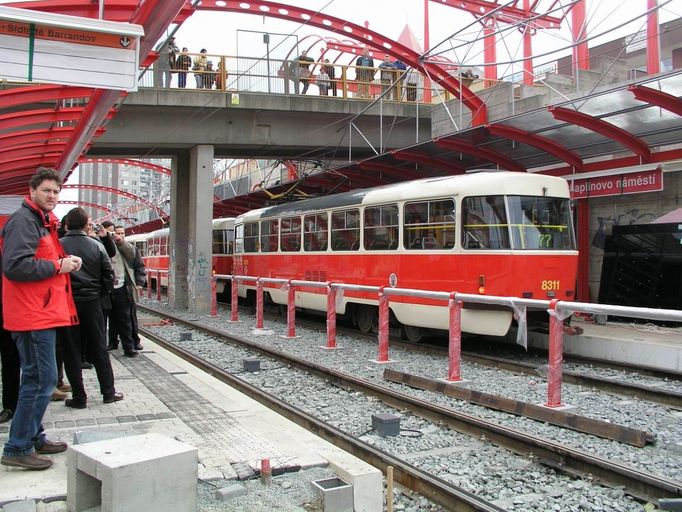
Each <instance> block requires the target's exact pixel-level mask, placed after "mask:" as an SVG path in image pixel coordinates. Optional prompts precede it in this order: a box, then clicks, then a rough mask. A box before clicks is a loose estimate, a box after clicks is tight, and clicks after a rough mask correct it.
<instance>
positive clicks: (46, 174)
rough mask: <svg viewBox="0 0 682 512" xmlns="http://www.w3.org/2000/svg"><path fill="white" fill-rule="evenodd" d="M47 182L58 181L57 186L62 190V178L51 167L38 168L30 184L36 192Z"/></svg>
mask: <svg viewBox="0 0 682 512" xmlns="http://www.w3.org/2000/svg"><path fill="white" fill-rule="evenodd" d="M45 180H50V181H56V182H57V185H58V186H59V190H61V189H62V178H61V177H60V176H59V173H58V172H57V171H56V170H55V169H51V168H49V167H38V168H37V169H36V172H35V174H34V175H33V176H31V179H30V180H29V182H28V184H29V185H30V187H31V189H32V190H36V189H37V188H38V187H39V186H40V185H41V183H42V182H43V181H45Z"/></svg>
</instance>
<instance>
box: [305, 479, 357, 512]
mask: <svg viewBox="0 0 682 512" xmlns="http://www.w3.org/2000/svg"><path fill="white" fill-rule="evenodd" d="M312 483H313V487H314V488H315V490H316V491H317V492H318V494H319V495H320V497H321V498H322V505H323V509H324V512H353V488H352V486H351V485H349V484H348V483H346V482H344V481H343V480H341V479H340V478H336V477H334V478H324V479H322V480H313V482H312Z"/></svg>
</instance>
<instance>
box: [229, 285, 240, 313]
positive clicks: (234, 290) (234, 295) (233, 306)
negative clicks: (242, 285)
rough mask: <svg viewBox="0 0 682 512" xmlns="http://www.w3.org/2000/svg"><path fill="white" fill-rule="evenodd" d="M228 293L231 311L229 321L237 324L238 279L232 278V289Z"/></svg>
mask: <svg viewBox="0 0 682 512" xmlns="http://www.w3.org/2000/svg"><path fill="white" fill-rule="evenodd" d="M230 291H231V294H230V295H231V298H230V306H231V310H232V316H231V317H230V320H231V321H232V322H239V279H237V278H236V277H234V276H232V289H231V290H230Z"/></svg>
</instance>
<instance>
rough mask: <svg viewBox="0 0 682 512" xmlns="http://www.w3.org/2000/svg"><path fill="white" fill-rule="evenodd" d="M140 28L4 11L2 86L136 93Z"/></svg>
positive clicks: (0, 22)
mask: <svg viewBox="0 0 682 512" xmlns="http://www.w3.org/2000/svg"><path fill="white" fill-rule="evenodd" d="M143 35H144V29H143V27H142V26H140V25H134V24H130V23H119V22H113V21H106V20H96V19H91V18H81V17H77V16H66V15H63V14H53V13H45V12H39V11H32V10H30V9H18V8H13V7H4V6H1V5H0V80H8V81H18V82H38V83H50V84H62V85H74V86H84V87H95V88H98V89H115V90H124V91H135V90H137V82H138V79H137V75H138V72H139V61H140V55H139V51H140V50H139V49H140V37H142V36H143Z"/></svg>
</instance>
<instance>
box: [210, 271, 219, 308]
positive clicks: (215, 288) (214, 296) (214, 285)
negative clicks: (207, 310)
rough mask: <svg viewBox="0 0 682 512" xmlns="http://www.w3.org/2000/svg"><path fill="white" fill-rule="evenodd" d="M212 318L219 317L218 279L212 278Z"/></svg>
mask: <svg viewBox="0 0 682 512" xmlns="http://www.w3.org/2000/svg"><path fill="white" fill-rule="evenodd" d="M211 316H218V279H217V278H216V276H211Z"/></svg>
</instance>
